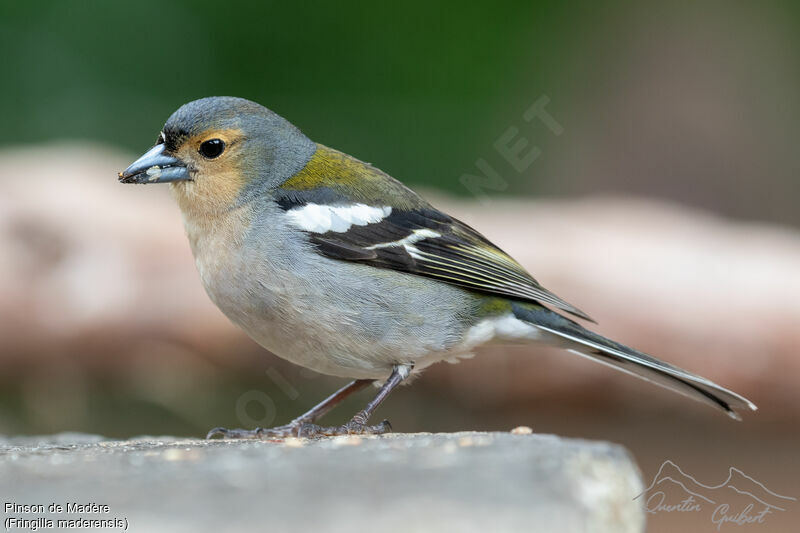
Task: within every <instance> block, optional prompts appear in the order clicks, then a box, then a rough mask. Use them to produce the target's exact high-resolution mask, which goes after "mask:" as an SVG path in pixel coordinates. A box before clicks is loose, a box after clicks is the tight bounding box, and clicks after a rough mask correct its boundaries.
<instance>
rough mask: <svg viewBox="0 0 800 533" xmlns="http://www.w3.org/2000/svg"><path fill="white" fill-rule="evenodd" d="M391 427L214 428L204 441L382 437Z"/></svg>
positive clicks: (354, 424)
mask: <svg viewBox="0 0 800 533" xmlns="http://www.w3.org/2000/svg"><path fill="white" fill-rule="evenodd" d="M391 431H392V425H391V424H390V423H389V421H388V420H384V421H383V422H381V423H380V424H376V425H374V426H369V425H367V424H365V423H363V422H361V421H359V420H351V421H350V422H348V423H346V424H344V425H342V426H333V427H325V426H318V425H316V424H311V423H308V422H292V423H289V424H286V425H285V426H278V427H274V428H255V429H240V428H237V429H227V428H223V427H216V428H214V429H212V430H211V431H209V432H208V434H207V435H206V439H213V438H214V437H221V438H222V439H223V440H228V439H254V440H271V439H286V438H289V437H305V438H312V439H313V438H317V437H333V436H337V435H382V434H384V433H390V432H391Z"/></svg>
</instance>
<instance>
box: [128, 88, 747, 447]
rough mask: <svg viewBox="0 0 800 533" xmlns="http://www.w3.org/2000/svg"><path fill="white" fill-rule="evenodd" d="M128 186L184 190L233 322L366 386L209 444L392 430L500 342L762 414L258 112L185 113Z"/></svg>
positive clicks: (479, 239) (383, 177)
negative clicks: (397, 415)
mask: <svg viewBox="0 0 800 533" xmlns="http://www.w3.org/2000/svg"><path fill="white" fill-rule="evenodd" d="M119 181H120V182H122V183H169V184H170V188H171V189H172V194H173V196H174V198H175V200H176V201H177V203H178V206H179V207H180V210H181V213H182V214H183V222H184V225H185V229H186V233H187V235H188V238H189V243H190V245H191V249H192V252H193V254H194V258H195V263H196V265H197V269H198V271H199V273H200V279H201V280H202V283H203V286H204V287H205V290H206V292H207V293H208V295H209V297H210V298H211V300H212V301H213V302H214V303H215V304H216V305H217V306H218V307H219V308H220V309H221V310H222V312H223V313H224V314H225V315H227V317H228V318H229V319H230V320H231V321H232V322H233V323H234V324H236V325H237V326H239V327H240V328H242V329H243V330H244V331H245V332H246V333H247V334H248V335H250V337H252V338H253V339H254V340H255V341H256V342H258V343H259V344H260V345H261V346H263V347H264V348H266V349H268V350H269V351H271V352H273V353H274V354H276V355H278V356H280V357H282V358H284V359H287V360H289V361H291V362H293V363H295V364H298V365H301V366H304V367H306V368H310V369H312V370H314V371H316V372H319V373H322V374H328V375H332V376H339V377H345V378H350V379H353V380H354V381H352V382H351V383H349V384H348V385H346V386H344V387H343V388H341V389H340V390H338V391H337V392H335V393H334V394H332V395H331V396H330V397H328V398H327V399H325V400H324V401H323V402H322V403H320V404H319V405H317V406H316V407H314V408H312V409H311V410H310V411H308V412H307V413H304V414H302V415H301V416H299V417H297V418H295V419H294V420H293V421H292V422H290V423H288V424H286V425H284V426H280V427H275V428H255V429H252V430H245V429H225V428H214V429H212V430H211V431H210V432H209V434H208V438H211V437H213V436H222V437H223V438H279V437H286V436H322V435H339V434H358V433H368V434H379V433H383V432H386V431H388V430H389V429H390V425H389V423H388V421H383V422H382V423H380V424H377V425H370V423H369V421H370V417H371V416H372V414H373V412H374V411H375V410H376V408H377V407H378V406H379V405H380V404H381V402H382V401H383V400H384V399H385V398H386V397H387V396H388V395H389V394H390V393H391V392H392V390H393V389H395V388H396V387H397V386H398V385H399V384H400V383H401V382H403V381H404V380H407V378H408V377H409V376H410V375H412V374H416V373H418V372H420V371H421V370H423V369H424V368H426V367H428V366H430V365H432V364H433V363H436V362H439V361H442V360H450V361H453V360H456V359H457V358H459V357H461V356H467V355H469V354H470V353H471V352H472V351H473V350H474V349H475V348H476V347H478V346H479V345H482V344H485V343H487V342H490V341H492V340H506V341H536V342H543V343H547V344H551V345H556V346H560V347H563V348H565V349H567V350H569V351H571V352H574V353H576V354H579V355H582V356H585V357H588V358H590V359H593V360H595V361H598V362H601V363H605V364H607V365H610V366H612V367H614V368H617V369H619V370H622V371H623V372H627V373H629V374H633V375H635V376H637V377H640V378H643V379H645V380H648V381H651V382H653V383H655V384H658V385H661V386H664V387H666V388H668V389H671V390H673V391H676V392H679V393H682V394H685V395H686V396H689V397H691V398H694V399H696V400H699V401H702V402H705V403H707V404H710V405H712V406H714V407H717V408H719V409H721V410H722V411H724V412H725V413H727V414H728V415H730V416H731V417H733V418H735V419H737V420H738V419H740V418H739V415H738V413H737V410H743V409H752V410H755V409H756V406H755V405H754V404H753V403H752V402H750V401H749V400H747V399H745V398H744V397H742V396H739V395H738V394H736V393H734V392H732V391H729V390H727V389H725V388H723V387H720V386H719V385H716V384H715V383H712V382H711V381H709V380H707V379H705V378H703V377H700V376H698V375H695V374H692V373H690V372H688V371H686V370H682V369H680V368H678V367H676V366H673V365H671V364H669V363H666V362H663V361H660V360H658V359H656V358H654V357H651V356H649V355H646V354H644V353H642V352H639V351H637V350H634V349H632V348H628V347H627V346H624V345H622V344H619V343H617V342H614V341H612V340H609V339H607V338H605V337H602V336H600V335H598V334H596V333H593V332H592V331H589V330H588V329H586V328H584V327H583V326H581V325H580V324H579V323H578V322H576V321H575V320H573V319H570V318H568V317H566V316H564V315H572V316H573V317H575V318H577V319H583V320H588V321H592V320H591V318H590V317H589V316H588V315H587V314H586V313H584V312H583V311H581V310H580V309H578V308H577V307H575V306H573V305H571V304H569V303H567V302H565V301H564V300H562V299H561V298H559V297H558V296H556V295H555V294H553V293H552V292H550V291H548V290H547V289H545V288H544V287H542V285H540V284H539V282H538V281H536V280H535V279H534V278H533V277H532V276H531V275H530V274H529V273H528V272H527V271H526V270H525V269H524V268H523V267H522V266H520V265H519V263H517V262H516V261H515V260H514V259H512V258H511V257H510V256H509V255H508V254H506V253H505V252H503V251H502V250H501V249H500V248H498V247H497V246H495V245H494V244H492V243H491V242H490V241H489V240H488V239H486V237H484V236H483V235H481V234H480V233H478V231H476V230H475V229H473V228H471V227H470V226H468V225H467V224H464V223H463V222H461V221H459V220H457V219H455V218H453V217H451V216H449V215H447V214H446V213H443V212H442V211H439V210H437V209H436V208H434V207H433V206H431V205H430V204H429V203H428V202H426V201H425V200H424V199H422V198H421V197H420V196H418V195H417V194H416V193H414V192H413V191H412V190H410V189H409V188H407V187H406V186H404V185H403V184H402V183H400V182H399V181H397V180H395V179H394V178H392V177H391V176H389V175H388V174H386V173H384V172H382V171H381V170H379V169H377V168H375V167H373V166H372V165H370V164H368V163H364V162H362V161H359V160H358V159H356V158H354V157H351V156H349V155H347V154H344V153H342V152H339V151H337V150H334V149H332V148H328V147H326V146H323V145H321V144H317V143H315V142H313V141H312V140H310V139H309V138H308V137H306V136H305V135H304V134H303V133H302V132H301V131H300V130H299V129H298V128H296V127H295V126H293V125H292V124H290V123H289V122H288V121H287V120H285V119H284V118H282V117H280V116H278V115H277V114H276V113H274V112H272V111H270V110H269V109H266V108H265V107H263V106H261V105H259V104H257V103H255V102H251V101H248V100H245V99H242V98H234V97H210V98H203V99H200V100H196V101H193V102H190V103H188V104H185V105H184V106H182V107H181V108H179V109H178V110H177V111H175V113H173V114H172V116H170V117H169V119H168V120H167V122H166V124H165V125H164V128H163V129H162V130H161V133H160V134H159V136H158V140H157V141H156V144H155V146H153V148H151V149H150V150H149V151H148V152H147V153H145V154H144V155H143V156H142V157H140V158H139V159H137V160H136V161H135V162H134V163H133V164H131V165H130V166H129V167H128V168H127V169H125V170H124V171H123V172H120V173H119ZM592 322H593V321H592ZM371 383H375V384H380V388H379V389H378V392H377V394H376V396H375V397H374V399H372V401H370V402H369V403H368V404H367V405H366V407H365V408H364V409H362V410H361V411H359V412H358V413H356V414H355V416H353V418H352V419H351V420H350V421H349V422H348V423H346V424H344V425H342V426H336V427H323V426H319V425H316V424H315V422H316V421H317V420H318V419H319V418H320V417H321V416H322V415H324V414H325V413H327V412H328V411H330V409H332V408H333V407H334V406H335V405H336V404H338V403H339V402H341V401H342V400H343V399H344V398H346V397H347V396H349V395H351V394H353V393H354V392H356V391H358V390H361V389H363V388H364V387H366V386H367V385H369V384H371Z"/></svg>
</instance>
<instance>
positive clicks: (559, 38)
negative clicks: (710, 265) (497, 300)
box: [0, 0, 800, 224]
mask: <svg viewBox="0 0 800 533" xmlns="http://www.w3.org/2000/svg"><path fill="white" fill-rule="evenodd" d="M798 14H800V8H799V7H798V4H797V3H796V2H792V1H788V0H787V1H784V2H770V3H753V4H735V5H733V4H731V3H729V2H723V1H719V2H670V3H669V4H668V5H662V4H661V3H648V2H620V1H612V2H532V1H527V2H526V1H498V2H492V3H479V2H476V3H456V2H444V3H438V2H428V1H410V2H400V3H386V2H358V1H345V2H316V3H306V2H269V1H264V2H262V1H232V2H226V3H221V2H211V1H194V2H188V1H184V2H180V1H172V2H163V1H152V0H142V1H139V2H136V3H127V2H105V1H99V0H98V1H84V2H70V1H39V2H3V3H2V4H0V46H2V48H3V50H5V53H4V54H3V60H2V64H3V80H4V81H3V83H2V84H0V111H1V113H2V117H3V125H4V127H3V128H2V131H0V144H20V143H30V142H41V141H45V140H56V139H58V140H60V139H87V140H93V141H101V142H104V143H108V144H111V145H116V146H120V147H124V148H127V149H130V150H131V151H133V152H140V151H142V150H143V149H144V148H146V147H147V146H148V145H149V144H150V143H152V142H153V139H155V136H156V134H157V132H158V130H159V126H160V125H161V124H163V122H164V121H165V119H166V118H167V117H168V116H169V114H170V113H171V112H172V111H174V110H175V109H176V108H177V107H178V106H179V105H181V104H182V103H185V102H187V101H189V100H192V99H195V98H198V97H203V96H209V95H237V96H243V97H246V98H249V99H252V100H256V101H258V102H260V103H262V104H264V105H266V106H267V107H270V108H271V109H273V110H275V111H277V112H278V113H279V114H282V115H283V116H285V117H287V118H288V119H289V120H290V121H292V122H293V123H295V124H296V125H298V126H299V127H300V128H301V129H303V130H304V131H305V132H306V133H307V134H308V135H309V136H311V137H312V138H313V139H315V140H317V141H318V142H322V143H324V144H328V145H329V146H333V147H336V148H338V149H341V150H343V151H346V152H349V153H352V154H354V155H356V156H358V157H360V158H362V159H364V160H366V161H370V162H372V163H374V164H376V165H377V166H379V167H381V168H383V169H384V170H386V171H388V172H390V173H391V174H393V175H395V176H397V177H399V178H401V179H403V180H404V181H407V182H410V183H414V184H421V185H425V186H430V187H437V188H441V189H444V190H447V191H449V192H452V193H455V194H467V193H468V191H466V190H465V188H464V187H463V186H462V185H461V184H460V182H459V179H458V178H459V176H460V175H462V174H463V173H465V172H472V173H474V172H475V160H476V159H477V158H479V157H482V158H485V159H487V160H488V161H489V163H490V164H492V165H495V167H496V169H497V170H498V172H499V173H500V174H501V175H502V176H503V178H504V180H505V181H506V182H507V183H508V188H507V189H506V190H504V191H501V192H505V193H513V194H516V193H539V194H570V195H575V194H583V193H588V192H631V193H637V194H652V193H656V194H658V195H661V196H663V197H666V198H671V199H676V200H680V201H683V202H688V203H691V204H695V205H699V206H702V207H710V208H713V209H714V210H717V211H720V212H723V213H726V214H731V215H735V216H743V217H747V218H756V219H765V220H775V221H780V222H789V223H794V224H796V223H798V222H800V215H798V211H800V210H798V209H796V206H795V202H794V199H795V198H797V196H798V194H800V185H798V181H800V180H797V179H796V178H797V172H798V170H800V163H798V156H797V152H798V150H797V149H796V146H795V144H796V139H797V138H798V133H800V129H798V124H800V108H799V107H798V99H797V98H796V95H797V94H798V88H800V87H799V85H798V74H799V73H798V65H800V60H798V59H799V58H798V49H799V47H798V44H800V43H798V37H797V35H798V31H797V30H798V28H799V27H800V25H798ZM541 95H547V96H548V97H549V98H550V104H549V106H548V111H549V112H550V113H551V114H552V115H553V116H554V117H555V118H556V119H557V120H558V121H559V122H560V123H561V124H562V125H563V126H564V128H565V132H566V136H563V137H560V138H556V137H555V136H553V135H552V134H550V132H549V131H548V130H547V129H546V128H544V127H543V126H542V125H541V124H538V123H536V122H534V123H530V124H525V123H523V122H522V121H521V114H522V112H523V111H524V110H525V109H527V108H528V106H530V105H531V104H532V103H533V102H534V101H535V100H536V99H537V98H538V97H540V96H541ZM723 119H724V120H723ZM512 126H516V127H519V128H520V130H521V132H522V134H523V135H524V136H525V137H526V138H528V139H529V141H530V143H531V145H535V146H537V147H540V148H541V149H542V156H541V157H540V158H539V160H538V161H537V162H536V164H535V165H533V166H531V167H530V169H528V170H526V171H525V172H523V173H517V172H513V171H510V168H509V167H508V166H505V167H504V166H503V165H504V163H503V161H502V159H500V158H499V156H498V155H497V153H495V152H494V151H493V149H492V143H493V142H494V141H495V140H496V139H497V138H498V137H499V136H500V135H501V134H502V133H503V132H504V131H506V129H507V128H509V127H512ZM643 151H646V153H643ZM489 192H491V191H489Z"/></svg>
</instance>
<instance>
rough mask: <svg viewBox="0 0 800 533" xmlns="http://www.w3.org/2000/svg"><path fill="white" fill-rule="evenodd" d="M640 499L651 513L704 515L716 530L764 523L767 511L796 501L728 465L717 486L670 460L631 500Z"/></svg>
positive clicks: (773, 511)
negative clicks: (724, 476) (723, 479)
mask: <svg viewBox="0 0 800 533" xmlns="http://www.w3.org/2000/svg"><path fill="white" fill-rule="evenodd" d="M639 498H642V499H643V501H644V506H645V511H647V512H648V513H651V514H655V513H698V515H706V514H707V515H708V517H709V518H710V520H711V522H712V523H713V524H715V525H716V527H717V530H718V531H720V530H721V529H722V526H723V525H725V524H731V525H739V526H741V525H745V524H762V523H765V522H766V520H767V518H768V516H769V515H770V514H772V513H776V512H784V511H786V510H787V509H788V508H789V506H790V505H792V504H793V503H795V502H797V498H792V497H791V496H783V495H781V494H778V493H777V492H774V491H771V490H770V489H768V488H767V487H766V486H764V484H763V483H761V482H760V481H756V480H755V479H753V478H752V477H750V476H748V475H747V474H745V473H744V472H742V471H741V470H739V469H738V468H734V467H730V468H729V469H728V477H727V479H726V480H725V481H723V482H722V483H720V484H719V485H705V484H703V483H700V482H699V481H697V480H696V479H695V478H694V477H692V476H690V475H689V474H687V473H686V472H684V471H683V470H681V468H680V467H679V466H678V465H676V464H675V463H673V462H672V461H670V460H669V459H668V460H666V461H664V462H663V463H662V464H661V467H660V468H659V469H658V473H657V474H656V475H655V477H654V478H653V481H652V482H651V483H650V485H649V486H648V487H647V488H646V489H644V490H643V491H642V492H641V493H640V494H639V495H637V496H636V497H635V498H634V500H637V499H639Z"/></svg>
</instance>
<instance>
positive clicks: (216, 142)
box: [199, 139, 225, 159]
mask: <svg viewBox="0 0 800 533" xmlns="http://www.w3.org/2000/svg"><path fill="white" fill-rule="evenodd" d="M223 150H225V143H224V142H222V139H209V140H207V141H205V142H204V143H203V144H201V145H200V150H199V152H200V154H201V155H202V156H203V157H205V158H206V159H214V158H215V157H219V155H220V154H221V153H222V151H223Z"/></svg>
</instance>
